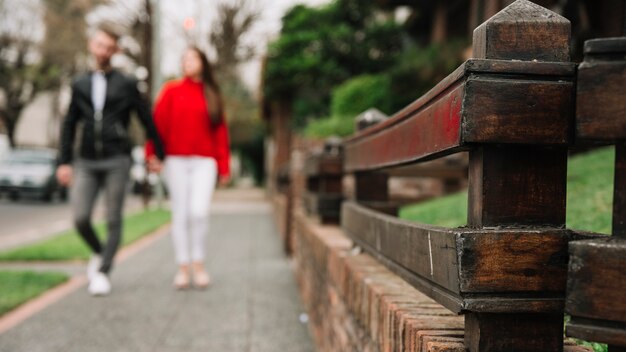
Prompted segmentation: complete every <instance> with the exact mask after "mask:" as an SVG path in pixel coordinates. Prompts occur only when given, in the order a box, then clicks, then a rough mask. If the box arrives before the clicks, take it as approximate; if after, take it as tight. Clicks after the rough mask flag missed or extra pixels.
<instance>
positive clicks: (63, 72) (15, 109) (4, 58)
mask: <svg viewBox="0 0 626 352" xmlns="http://www.w3.org/2000/svg"><path fill="white" fill-rule="evenodd" d="M101 2H103V1H101V0H44V1H43V3H39V2H37V1H33V0H27V1H17V0H12V1H7V0H3V1H2V2H0V91H1V92H2V93H3V94H4V98H5V104H4V105H3V106H0V121H2V123H3V125H4V128H5V130H6V132H7V134H8V137H9V141H10V143H11V145H12V146H15V139H14V133H15V127H16V126H17V123H18V119H19V117H20V113H21V112H22V110H23V109H24V107H26V105H28V104H29V103H30V102H32V100H33V99H34V98H35V96H36V95H37V94H38V93H39V92H41V91H43V90H50V89H56V88H58V87H59V86H60V85H61V82H62V81H63V79H64V78H67V77H69V76H70V75H71V74H72V73H73V72H74V70H75V68H76V64H77V61H76V54H77V53H78V52H81V51H84V48H85V30H84V29H85V23H84V18H85V15H86V14H87V13H88V11H89V10H90V9H91V8H92V7H93V6H94V5H95V4H97V3H101ZM38 18H41V19H42V20H43V21H42V22H39V23H42V25H40V26H38V25H37V23H38V22H37V19H38ZM33 23H34V24H33ZM39 32H43V33H44V34H43V38H40V37H41V35H40V34H39ZM42 39H43V40H42Z"/></svg>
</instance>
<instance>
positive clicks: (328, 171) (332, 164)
mask: <svg viewBox="0 0 626 352" xmlns="http://www.w3.org/2000/svg"><path fill="white" fill-rule="evenodd" d="M304 174H305V175H306V176H309V177H315V176H322V175H324V176H330V175H342V174H343V164H342V159H341V156H340V155H328V154H321V153H320V154H312V155H310V156H308V157H307V158H306V159H305V161H304Z"/></svg>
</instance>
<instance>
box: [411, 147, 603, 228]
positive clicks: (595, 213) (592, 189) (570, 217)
mask: <svg viewBox="0 0 626 352" xmlns="http://www.w3.org/2000/svg"><path fill="white" fill-rule="evenodd" d="M614 160H615V149H614V148H612V147H611V148H603V149H600V150H597V151H594V152H591V153H586V154H580V155H577V156H574V157H571V158H570V160H569V164H568V170H567V171H568V172H567V227H568V228H571V229H577V230H587V231H594V232H600V233H606V234H608V233H610V232H611V211H612V207H613V170H614ZM400 217H401V218H403V219H407V220H413V221H419V222H422V223H425V224H432V225H439V226H446V227H457V226H463V225H465V224H466V223H467V192H461V193H457V194H452V195H449V196H446V197H441V198H438V199H435V200H432V201H430V202H425V203H420V204H415V205H409V206H406V207H403V208H402V209H401V210H400Z"/></svg>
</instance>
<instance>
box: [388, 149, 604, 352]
mask: <svg viewBox="0 0 626 352" xmlns="http://www.w3.org/2000/svg"><path fill="white" fill-rule="evenodd" d="M614 161H615V149H614V148H613V147H609V148H603V149H599V150H596V151H594V152H590V153H586V154H580V155H577V156H574V157H571V158H570V159H569V163H568V168H567V227H568V228H571V229H577V230H587V231H593V232H600V233H605V234H609V233H610V232H611V220H612V219H611V215H612V207H613V171H614V167H615V164H614ZM400 217H401V218H403V219H407V220H413V221H419V222H421V223H426V224H432V225H439V226H446V227H457V226H463V225H465V224H466V223H467V192H460V193H457V194H452V195H449V196H446V197H442V198H438V199H435V200H432V201H430V202H425V203H421V204H415V205H409V206H406V207H404V208H402V209H401V210H400ZM578 342H579V344H581V345H585V346H591V347H593V349H594V351H595V352H606V351H607V347H606V345H604V344H599V343H589V342H585V341H578Z"/></svg>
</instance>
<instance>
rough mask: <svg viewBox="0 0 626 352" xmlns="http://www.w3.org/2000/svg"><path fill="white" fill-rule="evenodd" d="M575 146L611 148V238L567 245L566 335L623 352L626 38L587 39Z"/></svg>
mask: <svg viewBox="0 0 626 352" xmlns="http://www.w3.org/2000/svg"><path fill="white" fill-rule="evenodd" d="M577 81H578V88H577V93H576V94H577V96H576V100H577V106H576V138H577V143H592V144H597V143H602V144H615V181H614V186H613V187H614V193H613V236H611V237H606V238H598V239H594V240H590V241H576V242H572V243H570V245H569V252H570V262H569V272H568V278H567V298H566V304H565V309H566V311H567V313H568V314H570V315H571V317H572V319H571V320H570V322H569V323H568V324H567V329H566V332H567V335H568V336H573V337H577V338H581V339H585V340H590V341H595V342H603V343H608V344H609V351H610V352H624V351H626V294H625V292H626V271H624V267H625V266H626V100H624V99H625V98H624V97H625V96H626V37H621V38H604V39H594V40H589V41H587V42H586V43H585V60H584V61H583V63H582V64H581V65H580V66H579V67H578V77H577Z"/></svg>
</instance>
